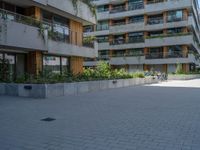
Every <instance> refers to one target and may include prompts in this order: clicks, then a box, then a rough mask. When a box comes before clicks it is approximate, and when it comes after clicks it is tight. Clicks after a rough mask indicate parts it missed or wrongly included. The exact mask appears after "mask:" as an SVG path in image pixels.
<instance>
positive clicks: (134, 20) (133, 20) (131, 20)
mask: <svg viewBox="0 0 200 150" xmlns="http://www.w3.org/2000/svg"><path fill="white" fill-rule="evenodd" d="M138 22H144V16H133V17H130V18H129V23H138Z"/></svg>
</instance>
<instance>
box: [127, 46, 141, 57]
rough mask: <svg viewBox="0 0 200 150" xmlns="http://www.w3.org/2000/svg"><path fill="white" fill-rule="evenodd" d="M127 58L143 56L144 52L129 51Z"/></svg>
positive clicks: (139, 49)
mask: <svg viewBox="0 0 200 150" xmlns="http://www.w3.org/2000/svg"><path fill="white" fill-rule="evenodd" d="M128 55H129V56H142V55H144V50H143V49H142V48H138V49H131V50H129V51H128Z"/></svg>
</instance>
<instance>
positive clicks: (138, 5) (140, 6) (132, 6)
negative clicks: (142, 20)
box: [128, 2, 144, 10]
mask: <svg viewBox="0 0 200 150" xmlns="http://www.w3.org/2000/svg"><path fill="white" fill-rule="evenodd" d="M137 9H144V3H143V2H139V3H129V6H128V10H137Z"/></svg>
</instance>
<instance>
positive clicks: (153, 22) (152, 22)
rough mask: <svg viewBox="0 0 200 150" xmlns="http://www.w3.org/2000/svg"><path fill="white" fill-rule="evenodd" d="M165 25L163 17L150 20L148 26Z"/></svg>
mask: <svg viewBox="0 0 200 150" xmlns="http://www.w3.org/2000/svg"><path fill="white" fill-rule="evenodd" d="M163 23H164V20H163V17H155V18H148V20H147V24H148V25H154V24H163Z"/></svg>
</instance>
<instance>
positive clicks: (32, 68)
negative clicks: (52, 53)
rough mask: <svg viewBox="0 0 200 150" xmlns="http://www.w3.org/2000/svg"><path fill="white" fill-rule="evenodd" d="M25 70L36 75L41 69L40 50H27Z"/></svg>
mask: <svg viewBox="0 0 200 150" xmlns="http://www.w3.org/2000/svg"><path fill="white" fill-rule="evenodd" d="M27 71H28V73H30V74H35V75H38V74H39V73H40V72H41V71H42V53H41V52H40V51H34V52H29V53H28V55H27Z"/></svg>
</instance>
